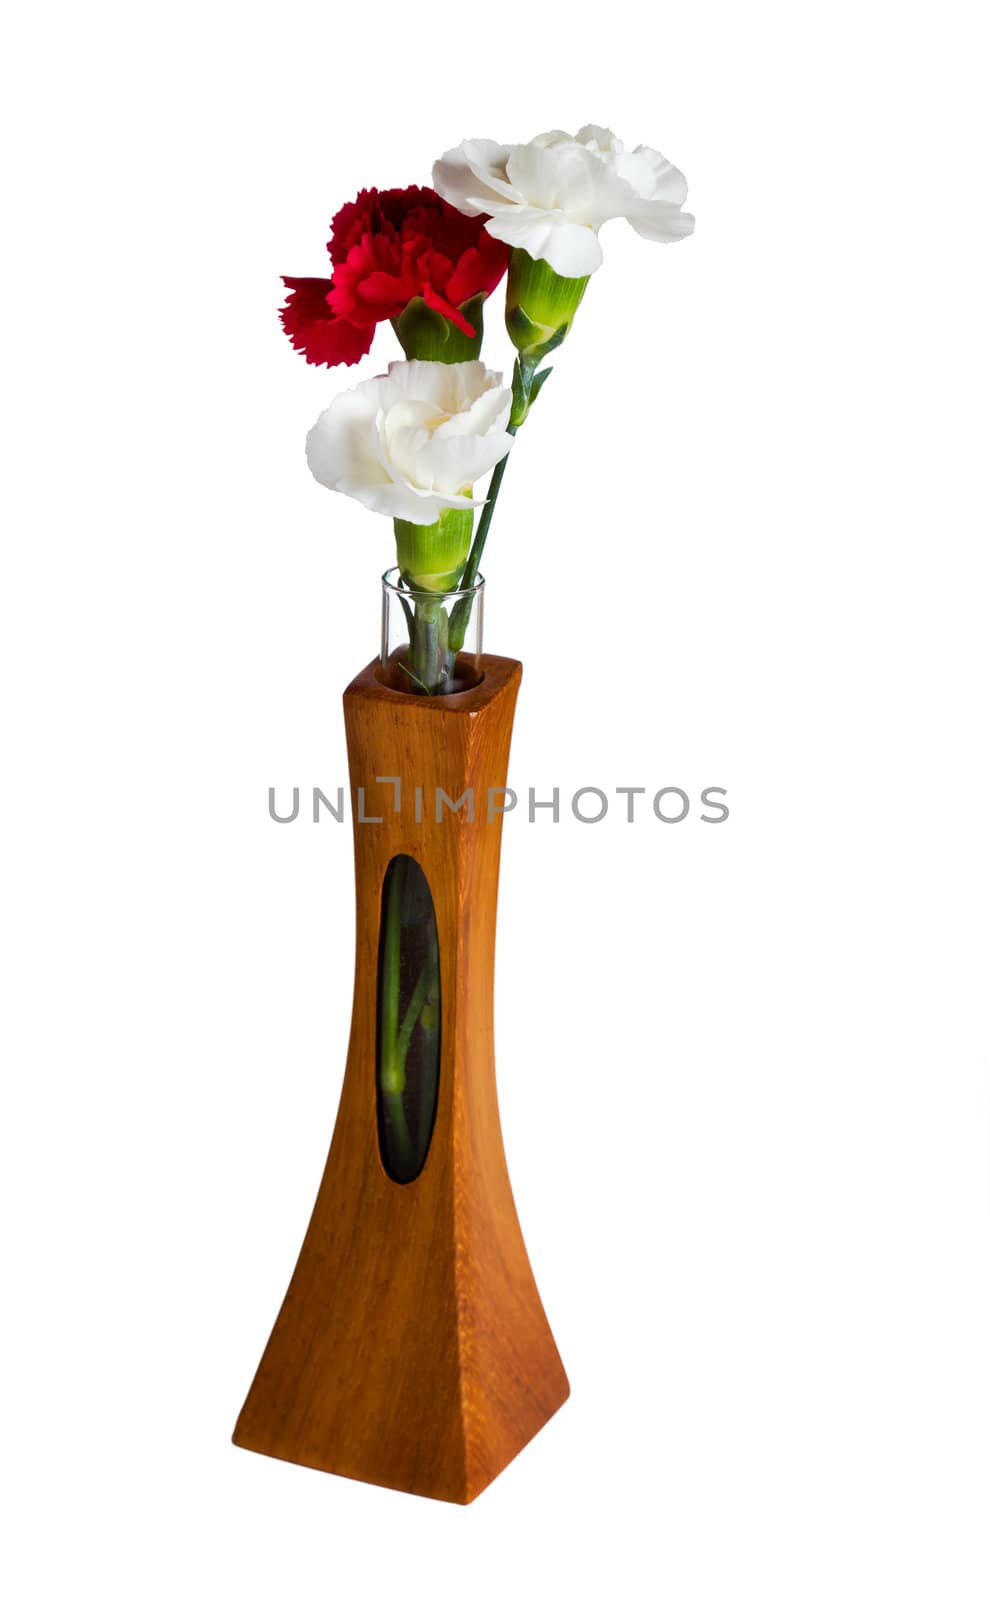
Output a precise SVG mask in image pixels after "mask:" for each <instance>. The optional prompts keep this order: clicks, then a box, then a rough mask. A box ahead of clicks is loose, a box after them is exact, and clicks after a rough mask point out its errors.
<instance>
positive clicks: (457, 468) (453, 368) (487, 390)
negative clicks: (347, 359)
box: [306, 361, 512, 525]
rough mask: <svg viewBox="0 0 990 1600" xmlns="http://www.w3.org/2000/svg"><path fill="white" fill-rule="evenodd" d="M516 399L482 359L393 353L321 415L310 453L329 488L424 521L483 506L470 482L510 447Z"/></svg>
mask: <svg viewBox="0 0 990 1600" xmlns="http://www.w3.org/2000/svg"><path fill="white" fill-rule="evenodd" d="M511 404H512V397H511V395H510V393H509V391H508V389H506V388H504V387H503V386H502V375H501V373H499V372H490V371H489V369H488V368H487V367H486V366H485V365H484V363H483V362H481V361H459V362H454V363H451V364H449V365H448V364H446V363H444V362H442V361H393V362H392V363H391V365H390V366H389V369H388V372H387V374H386V375H385V376H383V377H380V378H369V379H367V380H366V381H365V382H364V383H359V384H358V385H357V386H356V387H355V388H353V389H349V390H347V391H346V393H344V394H341V395H338V396H337V399H336V400H335V401H334V402H333V404H332V405H331V406H330V407H329V408H328V409H327V410H326V411H324V412H323V413H322V415H321V416H319V417H318V418H317V420H316V423H315V424H314V426H313V427H312V428H311V429H310V432H309V434H308V436H307V438H306V459H307V461H308V462H309V467H310V471H311V472H312V474H313V476H314V478H316V479H317V480H318V481H319V482H320V483H322V484H325V485H326V487H327V488H328V489H337V490H339V491H340V493H341V494H349V495H352V496H353V497H354V499H355V500H360V501H361V503H362V505H366V506H368V507H369V508H370V509H371V510H372V511H380V512H381V513H382V514H383V515H384V516H387V517H400V518H402V519H403V520H404V521H406V522H414V523H419V524H423V525H428V524H431V523H434V522H436V521H437V519H438V518H439V516H440V513H441V511H444V510H447V509H460V510H463V509H464V508H466V507H468V506H478V505H484V501H483V500H475V499H473V498H472V491H473V485H474V484H475V482H476V481H477V480H478V479H479V478H481V477H483V476H484V475H485V473H486V472H489V471H490V470H491V468H492V467H494V466H495V465H496V463H497V462H499V461H501V459H502V457H503V456H505V455H507V454H508V452H509V449H510V447H511V445H512V435H511V434H509V433H507V432H506V424H507V423H508V420H509V411H510V407H511Z"/></svg>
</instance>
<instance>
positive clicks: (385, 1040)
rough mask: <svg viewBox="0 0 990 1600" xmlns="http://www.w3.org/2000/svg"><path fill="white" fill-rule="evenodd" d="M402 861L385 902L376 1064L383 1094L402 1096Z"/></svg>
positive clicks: (395, 869) (395, 868)
mask: <svg viewBox="0 0 990 1600" xmlns="http://www.w3.org/2000/svg"><path fill="white" fill-rule="evenodd" d="M403 868H404V862H402V861H396V862H395V864H394V865H393V867H392V870H391V871H390V873H389V875H388V897H387V899H386V902H385V936H384V940H383V944H382V999H381V1030H382V1032H381V1060H380V1061H379V1064H378V1070H379V1075H380V1078H381V1085H382V1092H383V1093H384V1094H386V1095H389V1094H398V1095H400V1096H401V1094H402V1091H403V1089H404V1088H405V1086H406V1085H405V1062H404V1061H402V1062H400V1061H398V1060H397V1059H396V1053H395V1046H396V1040H397V1036H398V1028H399V957H400V954H401V945H402V889H403V880H404V878H405V872H404V870H403Z"/></svg>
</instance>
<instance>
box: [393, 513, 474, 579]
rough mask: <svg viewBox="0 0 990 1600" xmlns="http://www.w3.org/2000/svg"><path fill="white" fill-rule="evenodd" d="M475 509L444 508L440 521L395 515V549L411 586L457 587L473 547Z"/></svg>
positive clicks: (400, 569) (401, 570)
mask: <svg viewBox="0 0 990 1600" xmlns="http://www.w3.org/2000/svg"><path fill="white" fill-rule="evenodd" d="M473 528H474V511H473V509H472V508H471V507H470V506H466V507H465V508H464V510H463V511H462V510H460V508H459V507H458V508H457V509H456V510H447V511H441V513H440V518H439V521H437V522H431V523H418V522H404V521H402V519H401V518H399V517H396V519H395V552H396V559H397V562H398V566H399V571H400V572H401V573H402V576H403V578H404V579H405V581H406V583H407V584H408V585H409V587H410V589H419V590H422V591H425V592H426V593H428V594H446V593H448V591H449V590H451V589H456V588H457V584H458V580H459V579H460V576H461V574H462V572H463V571H464V564H465V562H466V561H467V558H468V551H469V550H470V548H471V533H472V530H473Z"/></svg>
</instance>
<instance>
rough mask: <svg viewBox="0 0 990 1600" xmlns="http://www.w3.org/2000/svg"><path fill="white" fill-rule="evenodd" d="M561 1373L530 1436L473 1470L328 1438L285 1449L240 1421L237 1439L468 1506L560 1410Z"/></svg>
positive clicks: (318, 1467)
mask: <svg viewBox="0 0 990 1600" xmlns="http://www.w3.org/2000/svg"><path fill="white" fill-rule="evenodd" d="M560 1375H561V1386H560V1395H559V1398H558V1399H557V1401H556V1403H555V1404H552V1405H551V1406H550V1408H549V1409H548V1410H547V1412H546V1415H545V1416H543V1417H542V1419H541V1420H539V1421H537V1422H535V1424H533V1425H532V1426H531V1427H530V1428H529V1430H528V1431H527V1432H526V1434H525V1436H524V1437H520V1438H519V1439H518V1440H517V1441H515V1443H514V1444H512V1445H511V1446H510V1447H509V1449H508V1450H507V1451H506V1452H505V1454H504V1457H503V1458H502V1459H497V1458H496V1459H492V1460H490V1461H489V1462H488V1463H486V1465H485V1467H484V1468H480V1469H475V1471H474V1472H473V1473H472V1472H469V1471H468V1470H467V1465H466V1462H465V1461H464V1460H463V1459H461V1460H455V1461H452V1462H447V1463H437V1464H436V1467H435V1468H434V1469H433V1470H431V1471H428V1472H426V1473H424V1472H423V1470H422V1467H421V1466H420V1467H418V1468H415V1469H413V1470H411V1471H408V1472H406V1471H403V1470H399V1469H397V1467H396V1464H395V1463H394V1462H389V1461H388V1460H387V1459H386V1458H385V1457H380V1458H379V1459H378V1461H377V1464H372V1462H371V1460H358V1459H355V1458H352V1457H351V1456H349V1455H348V1454H347V1453H346V1452H342V1453H341V1454H339V1455H338V1454H337V1452H336V1451H335V1450H334V1449H333V1447H332V1444H333V1442H332V1441H330V1442H328V1447H327V1449H326V1450H325V1451H324V1450H314V1451H312V1452H310V1451H308V1450H302V1449H297V1448H291V1449H284V1448H280V1447H279V1444H278V1442H277V1441H274V1440H272V1439H264V1438H261V1437H255V1436H253V1435H252V1433H251V1430H250V1429H249V1428H242V1426H241V1424H240V1423H238V1426H237V1428H236V1429H235V1430H234V1435H233V1442H234V1444H235V1445H238V1446H239V1447H240V1448H241V1449H242V1450H251V1451H253V1452H254V1453H255V1454H257V1455H263V1456H269V1457H271V1458H272V1459H273V1460H276V1461H286V1462H289V1463H290V1464H291V1465H293V1466H297V1467H311V1468H313V1469H314V1470H315V1471H317V1472H326V1473H330V1474H331V1475H332V1476H334V1477H338V1478H350V1479H352V1480H353V1481H356V1482H359V1483H367V1484H372V1485H374V1486H375V1487H377V1488H380V1489H394V1490H397V1491H398V1492H399V1493H402V1494H414V1495H419V1496H422V1497H423V1498H425V1499H429V1500H444V1501H447V1502H448V1503H450V1504H453V1505H462V1506H466V1505H470V1504H471V1502H472V1501H473V1500H476V1499H477V1498H478V1496H479V1495H480V1494H482V1493H483V1492H484V1491H485V1489H487V1488H488V1486H489V1484H491V1483H493V1482H494V1481H495V1479H496V1478H497V1477H499V1476H500V1474H501V1473H502V1472H504V1471H505V1468H506V1467H508V1466H510V1465H511V1463H512V1462H513V1461H514V1460H515V1458H516V1456H518V1455H520V1454H521V1453H522V1451H523V1450H524V1449H525V1448H526V1446H527V1445H528V1444H529V1443H530V1441H531V1440H532V1439H534V1438H535V1437H536V1435H537V1434H538V1433H539V1432H540V1431H541V1430H542V1428H543V1427H544V1426H545V1425H546V1423H548V1422H549V1421H550V1419H551V1417H553V1416H554V1415H555V1414H556V1413H557V1412H558V1411H559V1410H560V1407H561V1406H562V1405H563V1404H564V1401H565V1400H566V1399H567V1398H568V1396H569V1394H570V1385H569V1383H568V1381H567V1377H566V1375H565V1374H564V1371H563V1368H561V1373H560Z"/></svg>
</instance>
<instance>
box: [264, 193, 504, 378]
mask: <svg viewBox="0 0 990 1600" xmlns="http://www.w3.org/2000/svg"><path fill="white" fill-rule="evenodd" d="M484 222H485V219H484V218H483V217H466V216H464V215H463V213H462V212H460V211H457V210H455V208H454V207H453V206H450V205H448V204H447V202H446V200H441V198H440V196H439V195H438V194H436V193H435V192H434V190H432V189H420V188H415V187H413V188H409V189H383V190H381V191H379V190H377V189H362V190H361V193H360V194H359V195H358V197H357V199H356V200H354V201H352V202H351V203H350V204H349V205H346V206H342V207H341V209H340V210H339V211H338V212H337V215H336V216H335V217H334V219H333V223H332V224H331V234H332V237H331V239H330V242H329V244H328V245H327V250H328V251H329V253H330V260H331V262H332V264H333V278H332V279H331V278H283V279H282V282H283V283H284V284H285V287H286V288H287V289H288V291H289V296H288V299H287V301H286V303H285V305H284V306H283V307H282V310H281V311H280V313H279V315H280V316H281V318H282V326H283V328H284V329H285V331H286V333H287V334H288V336H289V338H290V339H291V340H292V343H293V345H294V346H295V348H296V349H297V350H301V351H302V353H303V354H304V355H305V357H306V360H307V361H309V362H312V364H313V365H314V366H328V367H332V366H336V365H337V364H338V363H339V362H344V363H345V364H346V365H347V366H352V365H353V364H354V362H356V361H360V359H361V357H362V356H363V355H366V354H367V352H368V351H369V350H370V349H371V341H372V340H373V338H374V336H375V328H376V326H377V324H378V323H379V322H389V321H391V320H392V318H393V317H397V316H399V315H400V314H401V313H402V312H403V311H404V310H405V308H406V306H407V305H408V304H409V302H410V300H414V299H416V298H417V297H418V296H420V297H422V299H423V300H424V301H425V302H426V304H427V306H429V307H430V309H431V310H433V311H436V312H439V313H440V315H441V316H443V317H446V318H447V320H448V321H449V322H451V323H452V324H453V325H454V327H455V328H457V329H459V331H460V332H461V333H462V334H465V335H466V336H467V337H468V338H469V339H473V338H474V337H475V329H474V328H473V327H472V326H471V323H470V322H469V321H468V320H467V318H466V317H465V316H464V314H463V311H462V310H461V309H460V308H461V307H463V306H464V305H465V303H466V302H467V301H468V300H471V299H473V298H474V296H475V295H478V294H484V295H488V294H491V292H492V290H493V289H494V288H495V285H496V284H497V283H498V281H499V279H500V278H501V276H502V274H503V272H504V271H505V269H506V266H507V264H508V260H509V251H508V247H507V246H506V245H504V244H502V243H501V242H500V241H499V240H498V239H493V238H491V236H490V235H489V234H488V233H486V231H485V226H484Z"/></svg>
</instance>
